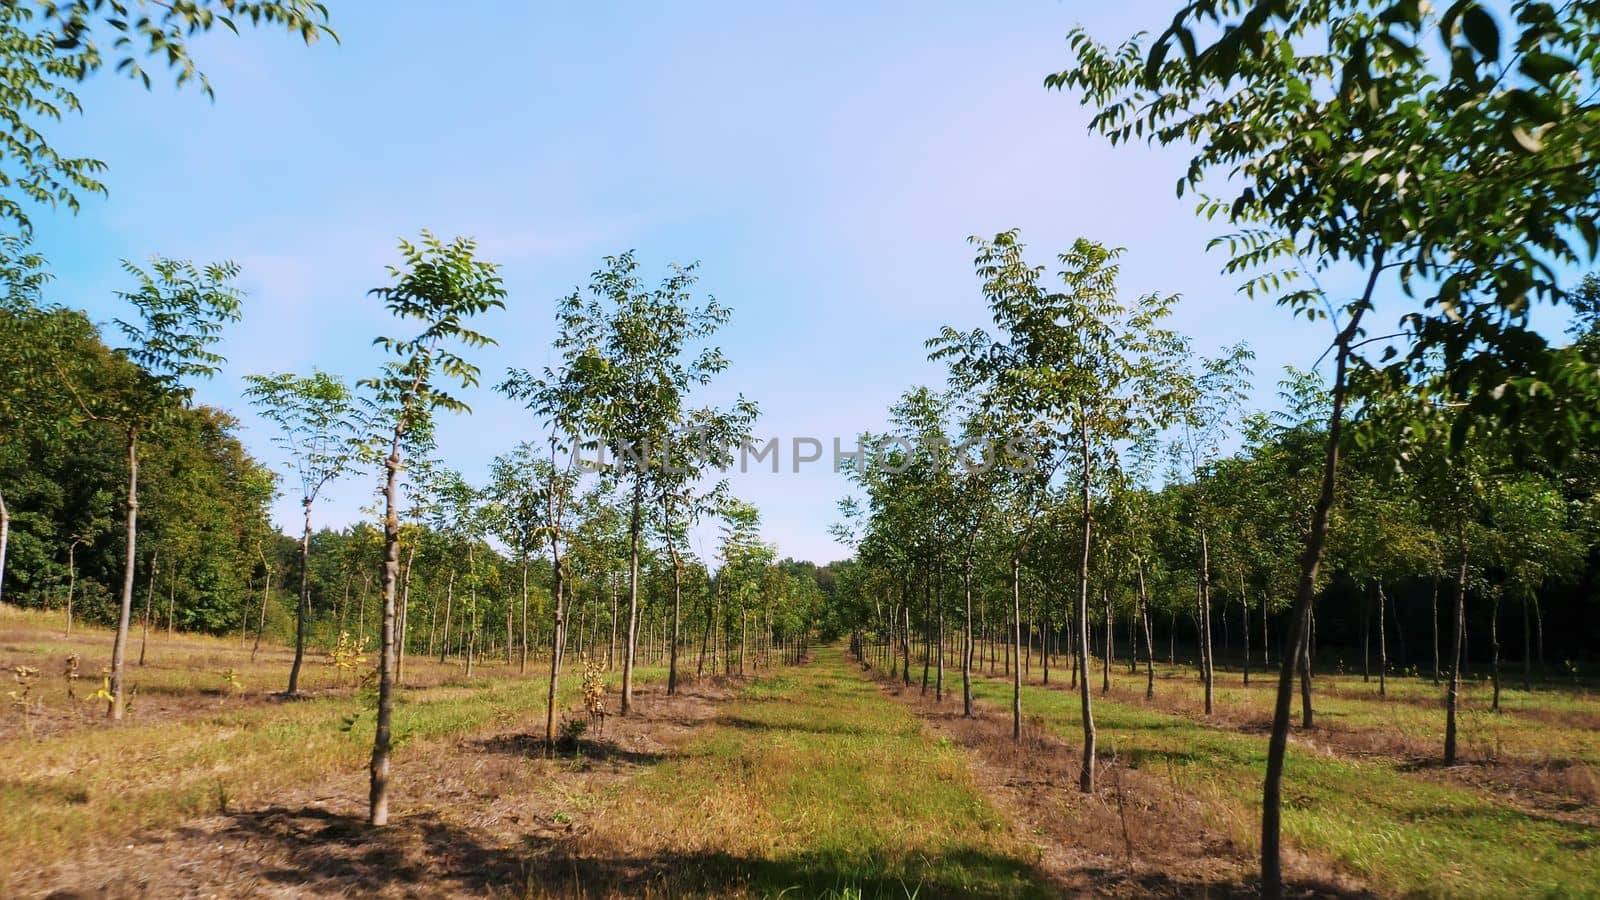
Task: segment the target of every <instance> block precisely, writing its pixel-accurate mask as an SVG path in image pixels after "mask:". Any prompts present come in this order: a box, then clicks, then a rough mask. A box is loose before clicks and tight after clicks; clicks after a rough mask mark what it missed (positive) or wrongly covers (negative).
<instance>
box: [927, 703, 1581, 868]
mask: <svg viewBox="0 0 1600 900" xmlns="http://www.w3.org/2000/svg"><path fill="white" fill-rule="evenodd" d="M959 677H960V676H959V674H958V675H957V679H958V680H959ZM974 692H975V695H976V696H977V697H979V698H980V699H983V700H986V701H989V702H992V703H995V704H1009V703H1010V698H1011V689H1010V685H1009V684H1002V683H1000V682H998V681H995V680H991V679H987V678H982V679H978V680H977V682H976V683H975V686H974ZM1097 693H1098V692H1097ZM1094 709H1095V723H1096V725H1097V728H1098V730H1099V743H1100V749H1101V751H1102V753H1104V754H1110V753H1115V754H1117V755H1118V757H1120V758H1121V759H1123V760H1125V761H1127V763H1128V764H1129V765H1130V766H1138V767H1142V768H1145V769H1147V770H1154V771H1156V772H1158V773H1160V774H1163V775H1165V776H1166V777H1167V778H1169V779H1170V780H1171V781H1172V783H1173V784H1174V785H1175V786H1176V787H1177V788H1178V789H1180V790H1182V791H1184V792H1185V793H1189V794H1191V795H1194V796H1197V797H1199V798H1200V799H1202V800H1203V801H1205V804H1206V806H1207V807H1208V809H1209V815H1210V816H1211V817H1212V819H1213V821H1212V823H1211V824H1212V825H1213V827H1217V828H1225V829H1228V830H1229V831H1230V833H1231V835H1232V837H1233V838H1234V839H1235V840H1237V841H1240V842H1242V843H1244V844H1245V845H1246V846H1254V844H1255V842H1256V828H1257V827H1258V826H1257V823H1258V821H1259V810H1260V791H1261V779H1262V777H1263V773H1264V772H1265V769H1266V738H1265V736H1264V735H1250V734H1240V733H1237V732H1233V731H1225V730H1221V729H1216V728H1210V727H1207V726H1205V725H1203V724H1201V723H1199V722H1197V721H1194V720H1192V719H1189V718H1187V717H1184V716H1179V715H1173V714H1169V713H1163V712H1158V711H1155V710H1152V709H1148V708H1143V707H1140V706H1136V705H1133V704H1128V703H1119V702H1106V701H1104V700H1102V699H1101V698H1100V697H1099V696H1096V698H1095V704H1094ZM1023 711H1024V714H1025V715H1028V716H1038V717H1040V718H1041V719H1042V720H1043V721H1044V723H1045V726H1046V727H1047V728H1049V729H1050V730H1052V731H1053V732H1055V733H1057V734H1059V735H1060V736H1062V737H1063V738H1065V739H1067V740H1068V741H1069V742H1073V743H1076V742H1078V741H1080V740H1081V735H1082V725H1081V720H1080V718H1079V713H1078V698H1077V694H1076V692H1070V691H1064V690H1055V689H1050V688H1044V687H1038V686H1024V688H1023ZM1284 798H1285V809H1284V819H1283V829H1284V835H1285V837H1286V839H1287V840H1288V841H1289V842H1290V843H1291V844H1292V845H1293V846H1297V847H1300V848H1302V849H1305V850H1309V851H1312V852H1314V853H1316V854H1318V855H1322V856H1326V857H1329V858H1332V859H1334V860H1337V861H1338V862H1339V863H1340V864H1341V865H1343V866H1345V867H1347V868H1348V869H1349V870H1351V871H1353V872H1355V873H1357V874H1359V875H1361V876H1363V877H1365V878H1367V879H1369V880H1370V881H1372V882H1373V883H1374V884H1375V885H1378V886H1382V887H1385V888H1391V889H1394V890H1397V891H1400V892H1402V893H1407V894H1420V895H1430V896H1464V895H1471V896H1528V895H1540V896H1593V895H1597V894H1600V883H1597V881H1596V878H1595V873H1597V872H1600V829H1596V828H1593V827H1587V826H1583V825H1576V824H1569V823H1564V822H1560V821H1556V820H1552V819H1547V818H1542V817H1539V816H1534V815H1530V814H1526V813H1523V812H1521V811H1518V810H1516V809H1514V808H1512V807H1509V806H1507V805H1505V804H1503V803H1499V802H1496V801H1495V800H1493V799H1492V798H1490V797H1488V796H1485V795H1484V794H1482V793H1481V792H1477V791H1474V790H1471V789H1468V788H1458V787H1452V786H1449V785H1441V784H1437V783H1435V782H1432V781H1429V780H1427V779H1424V778H1421V777H1417V776H1415V775H1411V774H1408V773H1406V772H1403V771H1401V770H1400V769H1399V768H1398V766H1397V764H1396V763H1393V762H1384V761H1361V760H1351V759H1346V758H1341V757H1336V756H1332V755H1328V754H1323V753H1318V752H1314V751H1310V750H1307V749H1305V748H1303V747H1298V746H1296V745H1294V744H1293V743H1291V747H1290V752H1289V756H1288V760H1287V762H1286V766H1285V776H1284Z"/></svg>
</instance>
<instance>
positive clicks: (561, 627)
mask: <svg viewBox="0 0 1600 900" xmlns="http://www.w3.org/2000/svg"><path fill="white" fill-rule="evenodd" d="M551 492H552V493H554V487H553V486H552V491H551ZM551 502H552V503H553V502H554V501H551ZM564 591H565V585H564V584H563V582H562V579H561V546H560V543H559V539H558V538H557V537H556V536H555V534H553V533H552V534H551V536H550V596H551V602H550V609H551V625H550V685H549V690H548V691H547V692H546V694H545V712H544V754H545V756H547V757H549V756H554V755H555V752H556V687H557V684H558V683H559V682H560V680H561V654H562V650H563V647H562V644H563V642H564V640H565V637H566V624H567V618H566V604H565V597H564Z"/></svg>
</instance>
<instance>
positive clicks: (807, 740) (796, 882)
mask: <svg viewBox="0 0 1600 900" xmlns="http://www.w3.org/2000/svg"><path fill="white" fill-rule="evenodd" d="M595 819H596V821H597V822H598V824H597V826H596V827H597V828H599V829H600V834H599V837H601V838H602V839H603V840H604V841H606V842H608V843H610V844H612V845H613V846H615V848H616V850H617V853H618V854H619V855H621V856H624V857H628V858H646V859H654V858H671V859H672V860H673V862H672V863H671V865H672V868H673V872H674V874H673V875H672V876H671V879H670V881H669V882H667V883H664V884H658V885H655V886H654V887H655V888H658V889H659V891H660V892H662V893H666V894H672V895H682V894H684V893H686V892H687V893H690V894H695V895H702V894H703V895H713V896H725V895H729V894H737V895H753V896H778V895H783V894H786V893H787V894H788V895H790V896H804V897H812V896H841V897H843V896H855V897H893V898H899V900H905V898H908V897H922V898H928V897H946V896H971V895H981V896H990V897H1033V896H1054V893H1055V892H1054V891H1052V890H1050V889H1048V888H1047V887H1046V886H1045V885H1044V884H1043V883H1042V880H1041V876H1040V875H1039V874H1038V872H1037V870H1036V869H1035V868H1034V865H1035V863H1036V861H1037V854H1038V851H1037V850H1036V849H1035V848H1033V847H1032V846H1031V845H1029V844H1026V843H1025V842H1024V841H1022V840H1021V838H1020V837H1019V836H1017V835H1016V834H1014V833H1013V830H1012V828H1011V827H1010V825H1009V824H1008V822H1007V820H1005V819H1004V818H1003V817H1002V816H1001V815H1000V814H999V813H998V812H996V810H995V809H994V808H993V807H992V806H990V804H989V803H988V802H987V801H986V800H985V799H984V797H983V795H982V793H981V792H980V790H979V788H978V787H977V785H976V783H975V782H974V780H973V777H972V773H971V771H970V769H969V768H968V763H967V760H966V757H965V756H964V755H963V754H962V753H961V752H960V751H959V750H956V749H955V748H953V747H951V746H949V745H947V744H945V743H943V742H934V741H931V740H929V739H927V737H926V736H925V735H924V734H923V733H922V730H921V727H920V725H919V723H918V721H917V720H916V718H915V717H914V716H913V715H912V714H911V712H910V711H908V710H906V709H905V708H904V707H903V706H900V705H899V704H896V703H894V702H892V701H891V700H889V699H887V698H886V697H884V696H883V695H882V694H881V693H880V692H879V690H878V689H877V688H876V687H875V686H874V685H873V684H872V683H870V682H869V681H868V680H866V679H864V678H862V677H860V676H859V675H858V674H856V673H854V672H852V671H850V664H849V663H848V662H847V661H846V660H845V658H844V654H843V653H842V652H841V651H840V650H839V649H837V648H827V649H824V650H822V651H820V653H819V656H818V658H817V659H816V660H815V661H814V662H813V663H812V664H811V665H809V666H805V667H801V668H796V669H790V670H787V671H785V672H783V673H781V674H775V675H772V676H768V677H764V678H761V679H759V680H757V681H756V682H754V683H753V684H751V685H750V686H748V687H747V688H746V689H744V690H743V691H742V692H741V693H740V695H739V697H738V699H737V700H736V701H735V702H734V703H733V704H731V705H730V707H729V708H728V709H727V710H726V711H725V713H724V714H723V715H722V716H720V717H719V718H717V719H716V720H714V722H713V723H712V724H711V725H709V726H708V727H706V728H705V729H704V730H703V731H702V732H701V733H699V734H698V735H697V736H696V737H694V738H693V739H691V740H690V741H689V742H688V743H687V745H686V746H684V747H682V748H680V749H679V750H678V752H676V753H675V754H673V755H672V756H671V757H670V758H668V759H666V760H664V761H662V762H660V763H659V764H657V765H655V766H653V767H651V768H650V769H649V770H647V771H646V772H644V773H643V774H641V775H640V776H639V777H638V778H637V779H635V780H634V781H633V782H632V783H631V784H630V786H629V788H628V791H627V796H626V798H622V797H618V798H616V799H615V800H614V801H612V802H611V803H608V804H607V809H606V810H605V814H604V815H601V816H596V817H595Z"/></svg>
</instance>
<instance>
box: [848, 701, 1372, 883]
mask: <svg viewBox="0 0 1600 900" xmlns="http://www.w3.org/2000/svg"><path fill="white" fill-rule="evenodd" d="M863 677H867V676H866V675H865V674H864V675H863ZM880 687H881V688H882V690H883V691H884V693H885V694H887V695H889V696H891V697H893V698H895V699H896V701H897V702H901V703H904V704H906V705H908V706H910V707H911V708H912V709H913V710H914V711H915V712H916V714H917V716H918V717H919V718H920V719H921V720H922V721H923V723H924V727H925V728H926V729H927V730H928V732H929V734H930V735H931V736H933V737H934V738H936V739H944V740H948V741H951V742H953V743H955V744H957V745H958V746H961V747H963V748H965V749H966V750H967V751H968V752H970V753H971V754H972V755H973V757H974V764H973V766H972V770H973V772H974V773H975V774H976V775H977V777H978V780H979V783H980V784H981V785H982V786H983V789H984V791H985V793H986V794H987V795H988V796H989V798H990V799H991V801H992V802H993V803H994V804H995V806H996V808H998V809H1000V810H1003V811H1004V812H1006V813H1007V814H1008V815H1010V816H1011V817H1012V818H1013V820H1014V822H1015V824H1016V825H1017V826H1018V827H1019V828H1021V829H1022V831H1023V832H1024V833H1027V834H1032V835H1034V836H1036V837H1037V838H1038V843H1039V846H1040V849H1041V852H1042V857H1041V865H1042V866H1043V868H1044V869H1045V871H1046V872H1047V873H1048V874H1049V875H1050V876H1051V878H1052V880H1054V881H1056V882H1057V883H1058V884H1060V885H1062V887H1063V890H1064V891H1065V892H1069V893H1093V894H1095V895H1097V896H1115V897H1195V896H1211V897H1254V896H1257V895H1258V890H1257V882H1256V871H1257V870H1256V865H1257V862H1256V859H1255V857H1254V855H1253V853H1252V852H1251V851H1249V850H1248V849H1247V848H1245V847H1243V846H1241V845H1240V844H1238V843H1237V842H1235V841H1234V840H1232V839H1231V837H1230V834H1231V832H1232V831H1233V830H1234V828H1235V827H1236V826H1238V825H1239V824H1240V823H1234V822H1228V821H1218V816H1219V810H1217V809H1215V808H1212V807H1208V806H1207V805H1206V804H1205V803H1203V802H1202V801H1200V800H1198V799H1196V798H1194V797H1190V796H1186V795H1185V794H1183V793H1182V792H1180V791H1178V790H1176V789H1175V788H1174V787H1173V785H1171V784H1170V783H1169V782H1167V781H1166V780H1165V779H1163V778H1161V777H1160V776H1159V775H1155V774H1152V773H1148V772H1144V771H1142V770H1140V769H1136V768H1130V767H1128V766H1126V765H1123V764H1122V763H1121V761H1119V760H1118V759H1116V758H1115V757H1113V756H1109V755H1105V754H1102V755H1101V756H1100V758H1099V766H1100V768H1099V782H1098V784H1097V785H1096V788H1097V790H1096V792H1095V793H1094V794H1092V795H1085V794H1083V793H1082V792H1080V791H1079V790H1078V769H1079V762H1080V759H1081V756H1082V748H1081V747H1079V746H1075V745H1068V744H1067V743H1066V742H1064V741H1062V740H1061V739H1059V738H1057V737H1055V736H1054V735H1051V734H1049V733H1048V732H1047V731H1046V730H1045V729H1044V728H1043V726H1042V725H1040V724H1039V723H1037V722H1036V721H1035V722H1028V721H1026V720H1025V724H1024V727H1023V734H1022V738H1021V739H1020V740H1016V741H1014V740H1012V737H1011V715H1010V713H1009V712H1008V711H1005V710H997V709H995V708H994V707H993V706H992V705H990V704H987V703H983V702H981V701H975V702H974V705H973V717H972V718H970V719H969V718H965V717H963V716H962V715H961V712H960V700H959V698H955V699H954V700H952V698H951V697H950V696H949V695H948V694H947V695H946V697H945V702H944V703H943V704H942V705H940V704H936V703H935V702H934V701H933V699H932V691H931V690H930V692H929V695H928V696H927V697H924V696H922V694H921V690H920V686H918V685H912V686H911V687H910V688H906V687H903V686H902V685H901V684H900V683H898V682H894V681H880ZM1285 870H1286V871H1285V875H1286V877H1287V879H1288V881H1289V884H1287V885H1286V889H1287V890H1288V892H1289V894H1290V896H1300V897H1365V896H1373V894H1372V893H1371V892H1370V891H1368V890H1367V889H1366V888H1365V886H1363V885H1362V884H1360V883H1359V882H1357V881H1356V880H1355V879H1351V878H1343V877H1341V878H1339V879H1337V880H1330V879H1329V878H1328V877H1327V875H1326V873H1327V872H1329V871H1331V870H1332V867H1331V866H1330V865H1329V864H1328V863H1326V862H1325V861H1317V860H1309V859H1304V858H1300V857H1297V856H1296V855H1295V854H1294V853H1293V852H1292V851H1289V852H1286V853H1285ZM1313 873H1316V874H1313Z"/></svg>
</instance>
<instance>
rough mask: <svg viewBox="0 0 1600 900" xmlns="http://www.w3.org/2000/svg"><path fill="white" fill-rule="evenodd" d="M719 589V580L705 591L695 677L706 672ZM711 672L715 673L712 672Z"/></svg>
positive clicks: (713, 664) (860, 650) (714, 666)
mask: <svg viewBox="0 0 1600 900" xmlns="http://www.w3.org/2000/svg"><path fill="white" fill-rule="evenodd" d="M721 590H722V583H721V581H720V580H719V581H718V582H717V584H716V585H715V586H714V587H713V588H712V590H708V591H706V627H705V631H704V632H703V633H702V634H701V635H700V662H699V663H698V664H697V665H696V666H695V669H694V675H695V677H696V678H700V677H703V676H704V675H705V674H706V650H707V649H708V648H709V647H710V646H711V625H712V623H713V622H715V621H716V615H717V609H716V594H717V593H718V592H720V591H721ZM862 650H863V648H861V647H860V646H857V647H856V654H857V655H858V656H859V655H860V654H861V652H862ZM712 668H713V669H715V668H716V663H715V660H713V661H712ZM712 674H716V673H715V672H713V673H712Z"/></svg>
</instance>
